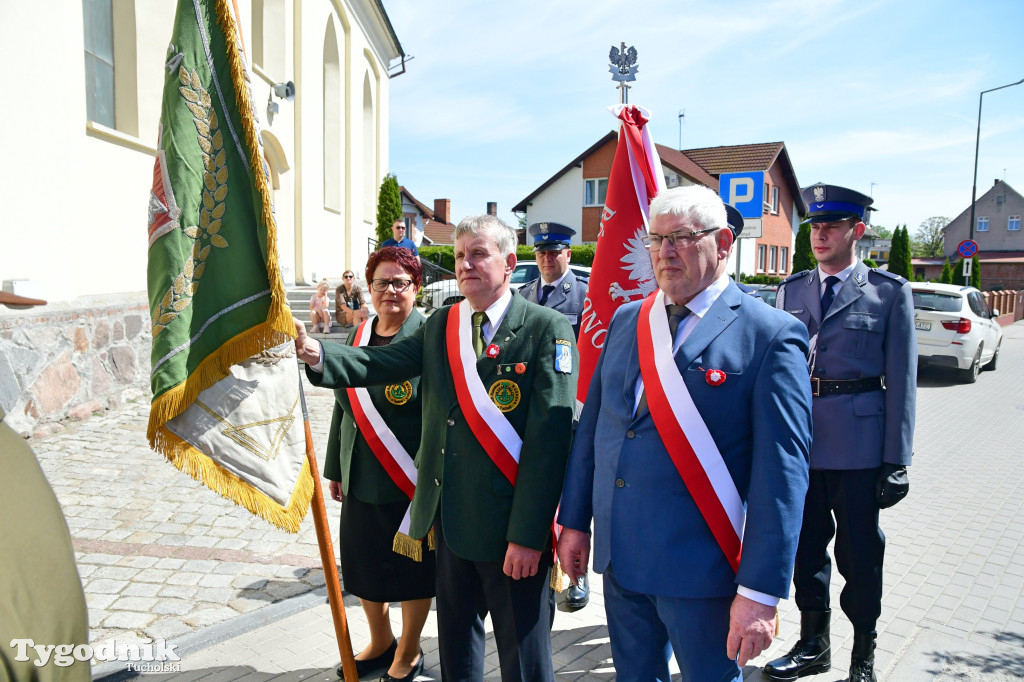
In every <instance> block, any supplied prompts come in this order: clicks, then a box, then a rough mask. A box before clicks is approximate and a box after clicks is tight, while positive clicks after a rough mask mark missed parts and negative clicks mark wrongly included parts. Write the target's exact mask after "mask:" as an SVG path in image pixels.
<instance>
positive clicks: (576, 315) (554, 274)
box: [519, 223, 590, 611]
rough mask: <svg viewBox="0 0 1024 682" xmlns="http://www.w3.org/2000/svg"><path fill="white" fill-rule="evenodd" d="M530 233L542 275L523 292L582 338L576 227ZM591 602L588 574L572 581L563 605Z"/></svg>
mask: <svg viewBox="0 0 1024 682" xmlns="http://www.w3.org/2000/svg"><path fill="white" fill-rule="evenodd" d="M527 233H528V234H529V236H530V237H532V238H533V253H534V254H535V256H536V258H537V268H538V269H539V270H540V277H539V278H538V279H535V280H533V281H532V282H529V283H527V284H524V285H523V288H522V289H520V290H519V293H520V294H522V295H523V296H524V297H525V298H526V300H527V301H530V302H531V303H537V304H540V305H542V306H545V307H548V308H554V309H555V310H557V311H558V312H560V313H562V314H563V315H565V317H566V318H567V319H568V320H569V324H571V325H572V331H573V334H575V335H576V338H577V339H578V338H579V337H580V318H581V317H582V316H583V301H584V300H585V299H586V298H587V283H588V282H589V280H588V279H587V278H586V277H580V276H579V275H577V274H575V273H573V272H571V271H570V270H569V260H570V259H571V258H572V248H571V243H572V236H573V235H574V234H576V230H574V229H572V228H571V227H569V226H568V225H562V224H561V223H534V224H533V225H530V227H529V228H527ZM589 603H590V583H589V579H588V578H587V576H586V575H584V576H583V578H582V579H581V580H580V582H579V583H574V584H572V585H570V586H569V589H567V590H566V591H565V601H564V602H563V606H564V608H566V609H569V610H570V611H578V610H579V609H582V608H583V607H584V606H586V605H587V604H589Z"/></svg>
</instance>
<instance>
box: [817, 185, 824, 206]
mask: <svg viewBox="0 0 1024 682" xmlns="http://www.w3.org/2000/svg"><path fill="white" fill-rule="evenodd" d="M823 201H825V188H824V187H822V186H821V185H818V186H817V187H815V188H814V203H816V204H820V203H821V202H823Z"/></svg>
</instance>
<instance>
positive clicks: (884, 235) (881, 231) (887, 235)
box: [871, 225, 892, 239]
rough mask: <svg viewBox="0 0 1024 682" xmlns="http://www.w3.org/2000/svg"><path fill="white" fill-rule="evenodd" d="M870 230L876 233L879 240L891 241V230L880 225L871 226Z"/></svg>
mask: <svg viewBox="0 0 1024 682" xmlns="http://www.w3.org/2000/svg"><path fill="white" fill-rule="evenodd" d="M871 229H872V230H874V231H875V232H876V233H878V237H879V238H880V239H892V230H890V229H889V228H888V227H882V226H881V225H872V226H871Z"/></svg>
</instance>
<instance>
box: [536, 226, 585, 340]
mask: <svg viewBox="0 0 1024 682" xmlns="http://www.w3.org/2000/svg"><path fill="white" fill-rule="evenodd" d="M527 232H528V233H529V235H530V237H532V238H533V253H534V254H535V256H536V258H537V267H538V268H539V269H540V277H539V278H538V279H535V280H533V281H532V282H529V283H528V284H524V285H523V288H522V289H520V290H519V293H520V294H522V295H523V296H524V297H525V298H526V300H527V301H530V302H531V303H539V304H540V305H542V306H546V307H548V308H554V309H555V310H557V311H558V312H560V313H562V314H563V315H565V316H566V318H568V320H569V324H571V325H572V331H573V333H575V334H576V338H579V336H580V319H581V318H582V317H583V301H584V299H585V298H586V297H587V282H588V280H587V278H586V277H580V276H579V275H577V274H575V273H573V272H571V271H570V270H569V260H570V259H571V258H572V247H571V241H572V236H573V235H574V234H576V230H574V229H572V228H571V227H569V226H568V225H562V224H561V223H534V224H533V225H530V227H529V229H528V230H527Z"/></svg>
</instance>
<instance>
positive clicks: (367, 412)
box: [345, 320, 416, 535]
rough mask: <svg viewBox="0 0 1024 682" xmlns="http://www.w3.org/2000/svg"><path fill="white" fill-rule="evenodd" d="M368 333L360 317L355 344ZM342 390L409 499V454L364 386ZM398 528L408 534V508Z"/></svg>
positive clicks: (412, 477)
mask: <svg viewBox="0 0 1024 682" xmlns="http://www.w3.org/2000/svg"><path fill="white" fill-rule="evenodd" d="M370 335H371V329H370V321H369V320H364V321H363V322H362V323H361V324H360V325H359V327H358V329H356V338H355V345H356V346H365V345H366V344H367V343H369V341H370ZM345 391H346V393H348V399H349V402H350V403H351V404H352V418H353V419H354V420H355V422H356V425H357V426H358V427H359V433H361V434H363V438H365V439H366V442H367V444H368V445H369V446H370V449H371V450H372V451H373V454H374V456H376V457H377V461H379V462H380V464H381V466H383V467H384V471H386V472H387V474H388V476H389V477H390V478H391V480H392V481H394V483H395V485H397V486H398V487H399V488H400V489H401V490H402V492H403V493H405V494H406V495H407V496H408V498H409V500H410V501H411V500H412V496H413V493H414V492H415V491H416V464H415V463H414V462H413V459H412V457H410V456H409V453H408V452H406V451H405V448H404V447H402V444H401V443H400V442H399V441H398V438H397V437H396V436H395V434H394V433H393V432H392V431H391V429H390V428H389V427H388V425H387V424H386V423H385V422H384V419H383V418H382V417H381V416H380V412H378V411H377V408H376V407H375V406H374V404H373V400H371V399H370V394H369V392H368V391H367V390H366V389H365V388H347V389H345ZM410 509H411V505H410ZM398 532H399V533H403V534H405V535H408V534H409V509H406V510H405V517H404V518H403V519H402V524H401V526H400V527H399V529H398Z"/></svg>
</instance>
